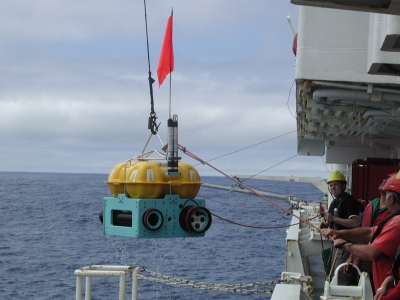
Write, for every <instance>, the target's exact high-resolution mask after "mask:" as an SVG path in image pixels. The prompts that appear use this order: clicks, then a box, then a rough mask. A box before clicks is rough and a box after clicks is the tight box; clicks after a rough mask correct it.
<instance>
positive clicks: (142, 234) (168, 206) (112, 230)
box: [103, 194, 211, 238]
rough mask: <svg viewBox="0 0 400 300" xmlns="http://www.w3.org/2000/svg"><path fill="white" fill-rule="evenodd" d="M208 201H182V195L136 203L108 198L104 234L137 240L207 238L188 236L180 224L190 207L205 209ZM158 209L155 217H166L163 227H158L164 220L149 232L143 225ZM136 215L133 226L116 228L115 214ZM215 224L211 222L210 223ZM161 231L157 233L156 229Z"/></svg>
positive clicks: (118, 226) (122, 195)
mask: <svg viewBox="0 0 400 300" xmlns="http://www.w3.org/2000/svg"><path fill="white" fill-rule="evenodd" d="M205 204H206V203H205V200H204V199H193V200H189V199H181V198H180V197H179V196H178V195H167V196H165V198H164V199H133V198H128V197H126V196H125V195H124V194H119V195H118V197H116V198H114V197H105V198H104V201H103V233H104V234H106V235H117V236H125V237H133V238H176V237H203V236H204V235H205V233H204V232H202V233H197V232H191V233H189V232H186V231H184V230H183V229H182V228H181V226H180V224H179V215H180V213H181V211H182V210H183V209H184V208H185V207H188V206H193V205H194V206H200V207H205ZM149 209H154V211H155V213H154V215H153V216H155V217H156V218H157V217H158V216H159V215H160V214H161V215H162V224H161V226H158V225H159V224H158V223H159V222H160V219H158V220H156V221H155V224H153V225H154V226H148V227H149V228H150V229H148V228H146V227H145V225H144V222H143V216H144V214H145V213H146V212H147V211H148V210H149ZM116 211H117V212H122V211H126V212H132V225H131V226H129V225H130V224H129V225H127V224H125V225H122V226H121V225H115V224H116V222H114V221H115V220H113V218H114V216H115V212H116ZM210 221H211V220H210ZM156 227H157V228H158V227H159V228H158V229H156V230H154V228H156Z"/></svg>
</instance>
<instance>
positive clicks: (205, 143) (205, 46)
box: [0, 0, 326, 175]
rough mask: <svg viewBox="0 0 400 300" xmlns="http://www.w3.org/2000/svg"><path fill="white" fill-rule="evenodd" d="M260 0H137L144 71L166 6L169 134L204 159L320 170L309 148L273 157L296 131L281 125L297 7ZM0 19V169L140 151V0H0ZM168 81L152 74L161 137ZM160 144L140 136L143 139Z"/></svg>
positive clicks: (53, 166)
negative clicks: (175, 124) (172, 124)
mask: <svg viewBox="0 0 400 300" xmlns="http://www.w3.org/2000/svg"><path fill="white" fill-rule="evenodd" d="M272 2H273V3H272ZM272 2H271V1H261V0H259V1H252V2H251V3H249V2H248V1H234V2H232V1H228V0H217V1H211V0H207V1H183V0H180V1H172V0H169V1H161V0H158V1H148V2H147V21H148V33H149V47H150V64H151V72H152V76H153V78H154V79H157V76H156V69H157V63H158V58H159V51H160V48H161V43H162V39H163V36H164V31H165V26H166V22H167V18H168V16H169V15H170V12H171V8H172V7H173V10H174V51H175V71H174V72H173V73H172V90H171V95H172V103H171V104H172V105H171V114H177V115H178V117H179V142H180V143H181V144H182V145H184V146H186V147H188V149H192V150H191V151H193V152H194V151H195V152H196V154H197V155H198V156H200V157H202V158H203V159H205V160H211V159H213V158H216V157H220V156H221V158H219V159H217V160H213V161H212V162H213V163H215V164H217V165H219V167H220V168H221V169H223V170H224V171H226V172H228V173H229V172H230V173H249V174H255V173H258V172H260V171H262V170H266V169H268V168H269V167H271V166H274V165H277V166H276V167H274V168H272V169H271V170H268V171H267V172H270V173H269V174H274V172H276V173H281V174H282V173H286V174H289V175H296V174H297V175H301V174H303V172H305V170H304V169H305V166H306V169H308V170H313V173H315V174H321V173H324V172H326V170H325V166H324V165H323V164H322V163H321V160H320V158H316V159H314V158H304V157H295V158H293V159H291V160H290V163H283V164H279V163H280V162H282V161H284V160H286V159H288V158H289V157H292V156H295V155H296V147H297V145H296V143H297V142H296V133H295V132H294V133H291V134H288V135H284V134H286V133H288V132H292V131H294V130H296V121H295V119H294V118H293V114H294V112H295V100H294V91H293V90H292V91H291V96H290V97H289V92H290V89H291V87H292V84H293V80H294V56H293V53H292V52H291V46H292V44H291V43H292V39H293V34H292V32H291V30H290V27H289V25H288V24H287V20H286V16H287V15H291V17H292V19H293V21H294V23H295V24H296V23H297V12H298V7H297V6H295V5H292V4H290V3H286V2H283V1H272ZM0 29H1V30H0V38H1V40H2V44H1V45H0V60H1V64H2V68H1V69H0V77H1V80H0V153H1V155H2V157H4V158H6V159H2V161H1V163H0V171H49V172H88V173H99V172H100V173H108V172H109V171H110V170H111V169H112V167H113V166H114V165H116V164H117V163H119V162H121V161H124V160H126V159H128V158H131V157H133V156H135V155H138V154H139V153H141V152H142V151H143V148H144V146H145V144H146V142H147V141H148V138H149V136H150V131H149V130H148V129H147V122H148V117H149V114H150V109H151V107H150V91H149V84H148V71H149V70H148V60H147V44H146V28H145V19H144V7H143V3H141V2H140V1H139V2H132V1H116V2H110V1H105V0H96V1H94V0H91V1H84V2H82V1H76V0H72V1H68V2H65V1H54V0H52V1H50V0H47V1H46V0H38V1H35V2H31V1H14V2H10V1H8V2H7V1H3V2H1V3H0ZM168 85H169V78H167V79H166V80H165V82H164V84H163V85H162V86H161V88H159V87H158V82H156V83H155V84H154V85H153V88H154V109H155V112H156V114H157V117H158V119H157V120H158V122H161V126H160V132H159V134H160V138H161V140H162V142H163V143H165V142H166V135H167V128H166V124H167V119H168V117H169V113H170V108H169V86H168ZM289 108H290V111H289ZM281 135H283V136H282V137H280V138H276V137H279V136H281ZM275 138H276V139H275ZM270 139H271V141H268V142H263V141H267V140H270ZM260 142H263V143H261V144H258V143H260ZM255 144H258V145H256V146H254V147H249V146H251V145H255ZM160 148H161V143H160V141H159V139H158V138H157V137H152V138H151V139H150V142H149V144H148V146H147V150H149V149H160ZM240 149H244V150H242V151H238V150H240ZM235 151H238V152H235ZM231 152H235V153H233V154H231V155H228V156H224V155H226V154H228V153H231ZM183 159H184V160H189V161H190V163H193V164H197V163H196V162H195V161H193V160H191V159H188V158H186V157H184V156H183ZM304 161H307V162H309V163H308V164H307V165H305V164H304ZM311 166H312V167H311ZM198 168H199V171H201V174H203V175H204V174H205V175H208V174H211V175H217V174H215V171H213V170H210V168H206V167H204V166H201V165H200V166H198ZM292 173H296V174H292ZM264 174H265V173H264ZM282 175H285V174H282Z"/></svg>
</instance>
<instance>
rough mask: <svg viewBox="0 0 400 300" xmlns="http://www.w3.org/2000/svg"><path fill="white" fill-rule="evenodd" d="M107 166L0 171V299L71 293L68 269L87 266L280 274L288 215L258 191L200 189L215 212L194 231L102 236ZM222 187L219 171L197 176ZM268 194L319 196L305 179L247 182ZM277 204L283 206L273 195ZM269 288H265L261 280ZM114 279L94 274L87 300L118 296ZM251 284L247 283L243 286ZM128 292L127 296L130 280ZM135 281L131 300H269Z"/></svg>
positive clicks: (212, 276)
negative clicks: (87, 170)
mask: <svg viewBox="0 0 400 300" xmlns="http://www.w3.org/2000/svg"><path fill="white" fill-rule="evenodd" d="M105 180H107V174H60V173H8V172H0V182H1V185H0V299H74V298H75V285H76V278H75V276H74V271H75V270H76V269H79V268H82V267H85V266H89V265H100V264H103V265H139V266H143V267H145V268H146V269H149V270H153V271H156V272H159V273H162V274H165V275H169V276H173V277H179V278H183V279H187V280H193V281H196V282H200V281H201V282H210V283H220V284H222V283H228V284H234V283H253V282H266V281H270V280H277V279H280V274H281V272H282V271H284V264H285V261H284V259H285V236H286V233H285V232H286V225H288V224H289V223H290V219H291V217H290V216H286V214H285V213H284V212H282V211H281V210H280V209H278V208H276V207H275V206H274V205H272V204H270V203H269V202H267V201H266V200H264V199H261V198H258V197H256V196H252V195H246V194H239V193H230V192H229V191H223V190H215V189H210V188H205V187H202V188H201V189H200V192H199V194H198V196H197V198H203V199H206V203H207V204H206V206H207V208H208V209H209V210H210V211H211V213H213V214H216V215H218V216H220V217H222V218H225V219H229V220H232V221H234V222H236V223H239V224H247V225H251V226H253V225H257V226H264V227H265V226H267V227H279V226H283V227H281V228H273V229H259V228H249V227H245V226H239V225H235V224H232V223H228V222H226V221H223V220H221V219H219V218H217V217H215V216H213V223H212V226H211V228H210V229H209V230H208V231H207V232H206V235H205V237H202V238H175V239H134V238H126V237H116V236H105V235H103V231H102V224H101V223H100V221H99V212H100V210H101V209H102V205H103V198H104V197H109V196H110V193H109V190H108V187H107V185H106V184H105V183H104V181H105ZM202 181H203V182H206V183H212V184H219V185H224V186H229V185H230V184H231V183H232V182H231V181H230V180H229V179H227V178H224V177H202ZM245 183H246V184H248V185H249V186H250V187H252V188H254V189H257V190H262V191H267V192H271V193H280V194H293V195H294V196H295V197H298V198H302V199H305V200H318V201H319V200H320V199H321V196H322V194H321V193H320V192H319V191H318V190H317V189H316V188H315V187H314V186H312V185H311V184H304V183H296V182H277V181H261V180H247V181H246V182H245ZM272 200H274V201H276V202H277V203H279V204H280V205H281V206H283V207H285V208H288V207H289V204H287V203H285V202H284V201H282V200H277V199H272ZM260 288H261V289H273V286H266V287H265V286H264V287H260ZM118 289H119V279H118V278H100V277H95V278H93V283H92V299H118ZM250 289H253V288H250ZM127 291H128V293H127V298H128V297H131V295H130V293H129V291H130V282H129V281H128V283H127ZM269 298H270V295H265V294H249V293H248V294H242V293H232V292H221V291H208V290H200V289H191V288H187V287H177V286H170V285H165V284H161V283H152V282H148V281H144V280H140V281H139V299H269Z"/></svg>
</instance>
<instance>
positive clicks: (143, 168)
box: [106, 161, 201, 199]
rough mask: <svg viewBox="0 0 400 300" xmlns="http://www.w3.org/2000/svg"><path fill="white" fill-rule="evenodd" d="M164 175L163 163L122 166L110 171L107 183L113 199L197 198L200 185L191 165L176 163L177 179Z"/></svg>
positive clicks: (165, 168) (144, 162)
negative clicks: (123, 196) (122, 195)
mask: <svg viewBox="0 0 400 300" xmlns="http://www.w3.org/2000/svg"><path fill="white" fill-rule="evenodd" d="M167 172H168V167H167V163H166V162H165V163H164V162H163V163H160V162H149V161H142V162H127V163H125V162H123V163H119V164H117V165H116V166H115V167H114V168H113V169H112V170H111V172H110V174H109V176H108V180H107V181H106V183H107V184H108V188H109V190H110V193H111V195H112V196H113V197H117V196H118V194H124V193H126V195H127V196H128V197H129V198H134V199H162V198H164V197H165V196H166V195H169V194H176V195H179V197H180V198H182V199H192V198H194V197H196V195H197V193H198V192H199V189H200V185H201V181H200V175H199V173H198V172H197V170H196V169H195V168H194V167H193V166H192V165H190V164H187V163H184V162H179V163H178V173H179V175H176V174H173V175H172V176H170V175H168V174H167Z"/></svg>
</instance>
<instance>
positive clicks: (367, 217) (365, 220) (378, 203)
mask: <svg viewBox="0 0 400 300" xmlns="http://www.w3.org/2000/svg"><path fill="white" fill-rule="evenodd" d="M386 182H387V179H384V180H383V181H382V183H381V184H380V186H379V187H378V191H379V193H380V195H381V196H380V198H375V199H374V200H372V201H370V202H369V204H368V205H367V206H366V207H365V210H364V213H363V215H362V217H361V224H360V227H373V226H378V225H379V223H380V222H381V221H382V220H384V219H385V218H386V217H387V216H388V215H390V213H389V211H388V210H387V207H386V192H385V191H384V190H383V187H384V186H385V184H386ZM347 262H350V263H353V264H354V265H356V266H357V267H358V268H359V269H360V271H362V272H367V273H368V275H369V279H370V281H371V286H372V289H373V290H375V289H374V284H373V275H372V263H371V262H370V261H365V260H362V259H360V258H359V257H357V256H355V255H353V254H351V255H350V257H349V259H348V260H347ZM348 267H349V266H346V267H345V271H346V272H347V271H348ZM357 277H358V276H357ZM356 279H357V278H356ZM357 282H358V279H357Z"/></svg>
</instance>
